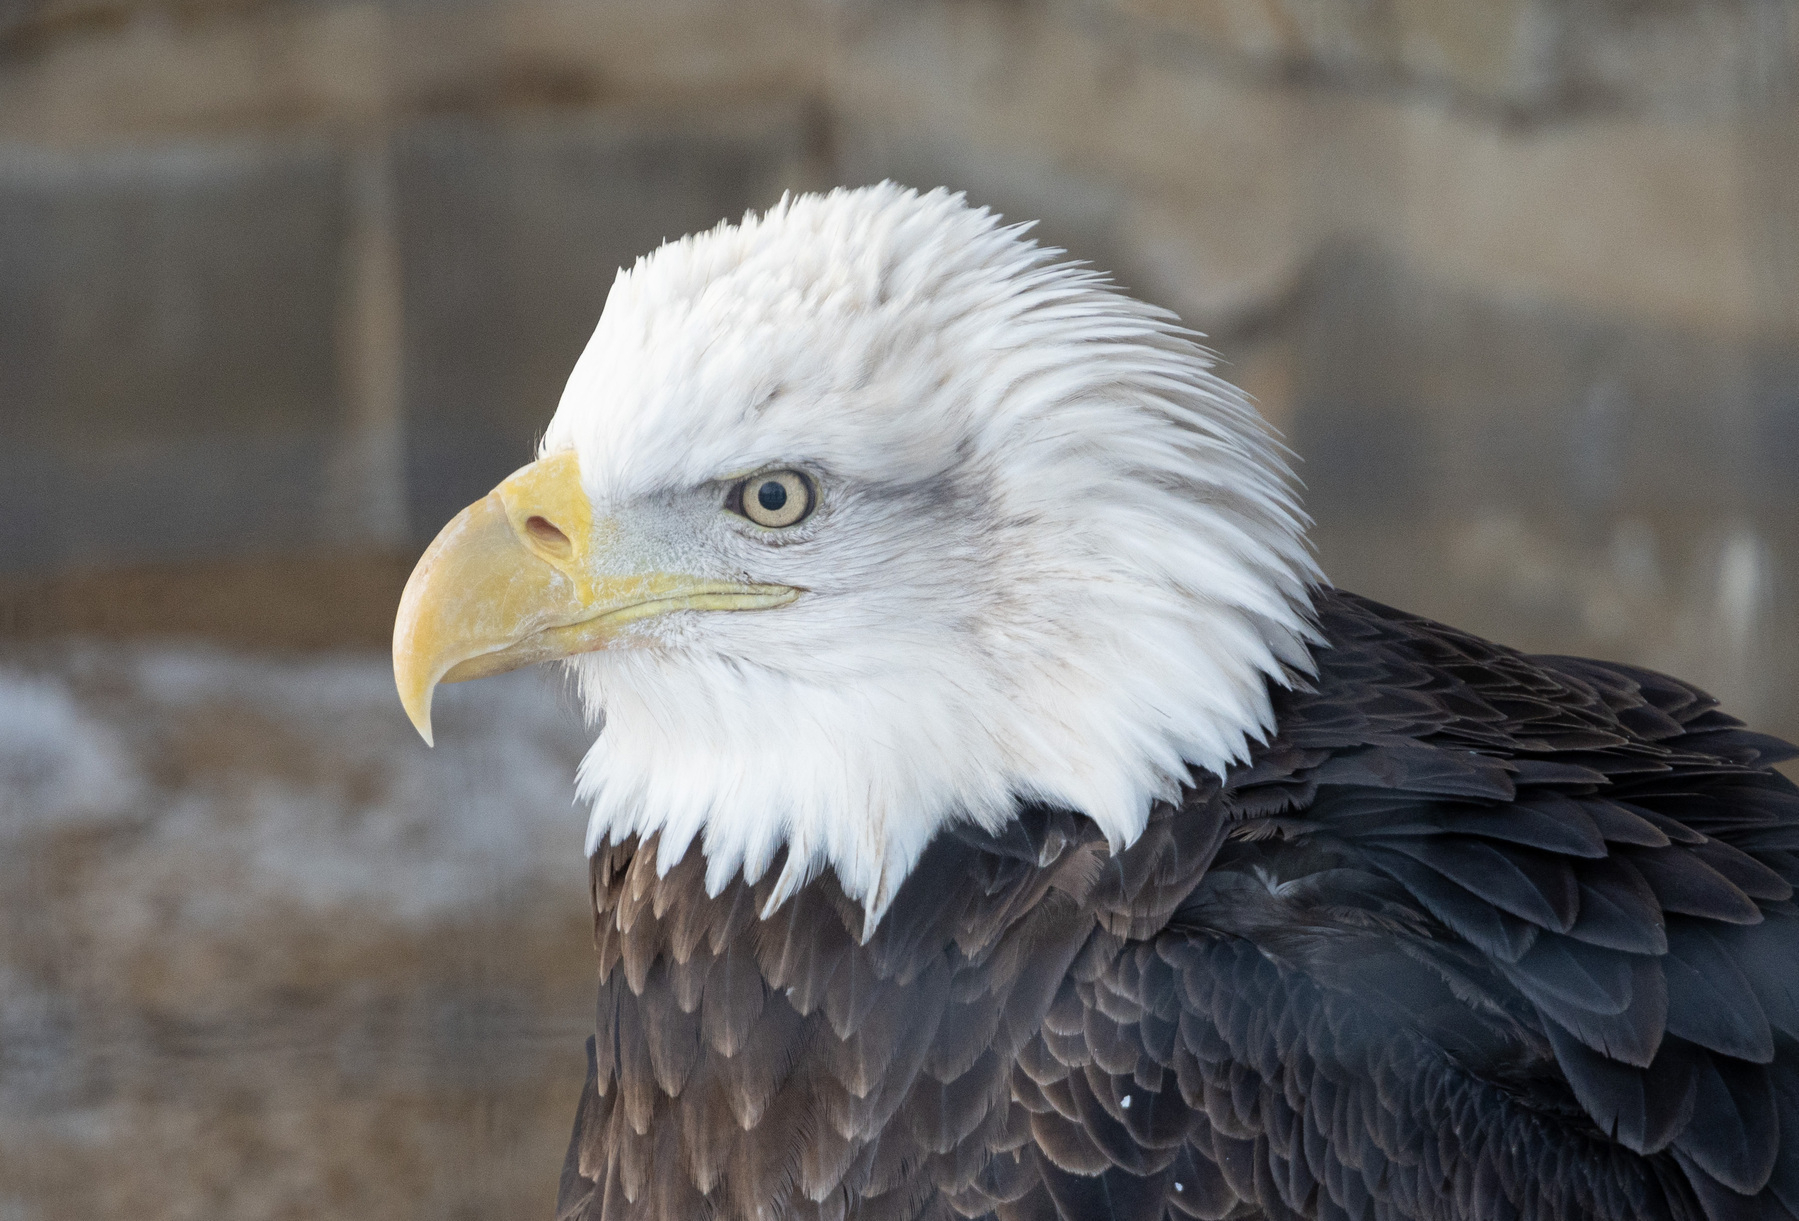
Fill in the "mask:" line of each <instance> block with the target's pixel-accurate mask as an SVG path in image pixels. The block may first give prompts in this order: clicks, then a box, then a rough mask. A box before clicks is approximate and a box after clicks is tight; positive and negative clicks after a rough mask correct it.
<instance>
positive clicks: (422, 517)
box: [394, 107, 808, 543]
mask: <svg viewBox="0 0 1799 1221" xmlns="http://www.w3.org/2000/svg"><path fill="white" fill-rule="evenodd" d="M807 152H808V147H807V127H806V124H805V122H804V116H803V112H801V111H799V110H797V109H795V108H792V107H780V108H775V109H768V108H762V109H761V110H760V112H759V113H758V112H757V111H751V112H750V113H748V114H742V115H739V116H735V117H725V116H714V117H711V118H709V119H707V120H705V121H700V122H688V123H682V122H681V121H680V120H679V119H678V118H677V119H671V118H666V117H662V116H653V117H646V118H639V119H638V120H637V121H630V120H628V119H618V118H614V119H610V120H607V119H600V120H554V119H552V120H548V121H538V122H532V123H471V122H462V121H440V122H435V123H427V124H423V125H421V126H418V127H416V128H412V129H409V130H408V131H406V132H405V133H403V134H402V136H401V137H400V139H399V140H398V141H397V143H396V150H395V154H394V155H395V163H396V172H395V178H396V182H397V195H398V200H399V221H398V223H399V229H400V246H401V259H402V266H403V269H404V270H403V276H404V281H403V282H404V299H405V303H406V304H405V374H404V382H405V387H406V388H405V400H406V420H405V437H406V446H407V461H406V478H407V489H408V502H409V517H410V519H411V521H412V522H413V525H414V529H415V532H416V533H417V536H418V539H419V541H420V542H421V543H422V542H424V541H426V540H428V539H429V538H430V537H431V536H432V535H433V534H435V533H436V532H437V530H438V529H439V528H440V527H441V526H442V525H443V523H444V522H445V521H447V520H448V519H449V518H450V516H451V515H453V514H454V513H455V512H456V511H457V510H458V509H460V508H462V506H463V505H465V504H467V503H468V502H469V501H471V500H475V499H478V498H479V497H481V496H482V495H484V494H486V492H487V490H488V489H489V488H491V487H492V486H493V485H494V484H495V483H497V482H499V481H500V480H501V479H503V478H504V477H505V476H506V475H507V474H508V473H510V472H511V471H513V470H515V469H517V468H518V467H519V466H521V465H523V464H524V463H526V462H528V461H530V460H531V457H532V456H533V447H534V445H535V443H536V440H537V437H538V436H539V435H541V433H542V431H543V428H544V426H545V425H546V424H547V423H548V422H549V419H550V416H551V414H552V413H553V412H554V411H555V409H556V402H557V400H558V399H559V398H560V396H561V393H562V387H563V383H564V382H566V381H567V379H568V373H569V370H570V369H571V368H572V367H573V366H574V362H575V358H576V357H577V356H579V355H580V353H581V349H582V347H583V346H584V345H585V344H586V342H587V337H588V336H589V335H590V334H591V333H592V331H593V326H594V323H595V322H596V321H597V320H598V318H599V315H600V310H601V308H602V307H603V306H604V305H605V302H606V294H607V292H608V291H609V290H610V289H611V287H612V281H613V277H614V276H615V275H616V273H617V271H618V269H619V268H620V267H623V266H629V265H630V264H631V263H632V262H634V261H635V260H636V259H637V258H638V257H639V256H641V255H643V254H645V253H647V252H648V251H650V250H653V249H655V247H657V246H659V245H661V244H662V242H663V241H665V240H667V239H669V238H675V237H680V236H681V235H682V234H684V233H689V232H693V231H695V230H699V229H706V228H710V227H711V226H712V225H714V224H716V223H718V222H719V221H720V220H721V219H726V218H733V219H734V218H737V217H741V216H742V215H743V213H744V212H745V211H746V210H748V209H750V208H752V207H757V208H760V207H767V206H768V205H770V204H772V203H774V202H775V201H776V200H777V199H779V198H780V196H781V192H782V191H783V190H785V189H789V188H792V187H795V186H799V185H803V177H802V176H803V174H804V172H805V158H806V155H807Z"/></svg>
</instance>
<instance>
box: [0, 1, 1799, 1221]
mask: <svg viewBox="0 0 1799 1221" xmlns="http://www.w3.org/2000/svg"><path fill="white" fill-rule="evenodd" d="M1796 65H1799V12H1796V10H1795V9H1794V8H1793V6H1792V4H1791V2H1790V0H1653V2H1644V0H884V2H879V3H877V2H875V0H605V2H602V3H595V2H590V0H0V1221H62V1219H64V1218H75V1217H80V1218H84V1219H91V1218H111V1217H126V1216H131V1217H152V1218H208V1219H211V1218H220V1219H225V1221H238V1219H239V1218H244V1219H260V1218H276V1217H281V1218H286V1217H296V1218H297V1217H313V1216H321V1215H345V1216H355V1217H358V1218H377V1219H387V1218H393V1219H395V1221H398V1219H400V1218H423V1217H427V1216H432V1217H436V1216H445V1215H447V1216H470V1217H472V1216H483V1217H486V1216H515V1215H522V1216H544V1215H547V1214H548V1211H549V1207H550V1200H551V1199H552V1197H553V1195H554V1183H555V1175H556V1170H557V1167H558V1165H559V1162H560V1156H561V1151H562V1148H563V1143H564V1141H565V1140H566V1138H567V1132H568V1128H569V1123H570V1119H571V1116H572V1107H573V1097H574V1091H575V1088H576V1086H577V1085H578V1080H579V1072H580V1065H581V1052H580V1044H581V1040H582V1037H583V1031H584V1029H585V1028H586V1026H587V1025H588V1017H589V1015H588V1012H587V1010H588V1006H589V1005H590V1003H591V990H592V964H591V956H590V954H589V952H588V948H587V946H588V931H587V926H586V919H585V916H584V912H585V910H586V903H585V899H584V890H585V885H584V879H583V877H582V872H583V864H582V861H581V857H580V850H579V845H580V818H579V815H578V813H577V812H576V811H574V810H573V809H572V807H571V806H570V804H569V797H570V777H571V773H572V769H573V765H574V761H575V759H576V757H577V756H578V750H579V745H580V741H581V736H582V734H581V731H580V729H579V727H578V725H577V723H576V718H575V717H574V715H573V713H572V712H571V711H570V710H569V708H568V706H567V701H566V698H565V697H564V696H563V695H562V694H561V693H560V692H559V691H558V690H557V689H556V687H555V685H554V683H553V682H549V681H545V680H541V679H540V678H537V677H533V676H512V677H510V678H508V679H507V680H505V681H504V682H503V683H502V682H496V683H492V684H478V685H476V686H474V687H470V688H454V689H450V690H448V691H446V692H445V693H444V695H443V697H442V698H443V699H444V701H445V703H446V706H447V707H446V712H445V714H444V722H443V724H444V730H443V735H442V738H441V739H440V741H441V743H442V746H440V749H439V750H438V751H436V752H426V751H424V749H423V748H422V747H421V746H420V745H419V744H418V743H417V742H416V741H415V740H414V739H413V737H412V735H411V731H410V729H409V728H408V727H407V725H406V723H405V721H404V718H403V716H402V715H401V713H400V712H399V709H398V707H397V702H396V701H395V700H394V698H393V696H392V691H391V684H390V681H389V679H388V677H387V673H386V663H385V660H384V656H383V654H384V650H385V647H386V642H387V639H388V632H389V629H390V625H391V614H392V610H393V606H394V603H395V601H396V600H397V595H398V590H399V588H400V586H401V584H402V582H403V580H404V577H405V574H406V572H407V571H408V570H409V568H410V565H411V562H412V560H413V558H414V557H415V556H416V555H417V553H418V551H419V549H420V548H421V547H422V546H423V544H424V543H425V542H426V541H427V540H428V539H429V538H430V537H431V535H432V534H433V533H434V532H435V531H436V530H437V528H438V527H439V526H440V525H441V524H442V523H443V522H444V521H445V520H446V519H447V518H448V517H449V516H450V515H451V514H452V513H453V512H454V511H455V510H456V509H458V508H459V507H461V506H462V505H463V504H465V503H467V502H468V501H469V500H471V499H473V498H474V497H476V496H478V495H480V494H482V493H483V492H485V490H486V489H487V488H488V487H490V486H491V485H492V484H493V483H494V482H496V481H497V480H498V479H500V478H502V477H503V476H504V475H505V474H507V473H508V472H509V471H511V470H513V469H514V468H516V467H517V466H518V465H520V464H521V463H522V462H524V461H525V460H527V459H528V458H529V456H530V454H531V450H532V445H533V442H534V439H535V437H536V436H537V435H538V433H539V431H540V430H541V429H542V427H543V425H544V423H545V422H546V421H547V420H548V418H549V416H550V413H551V412H552V410H553V409H554V406H555V402H556V398H557V396H558V394H559V392H560V389H561V386H562V382H563V379H564V378H565V376H566V374H567V371H568V369H569V367H570V365H571V364H572V362H573V360H574V358H575V356H576V355H577V353H578V352H579V351H580V348H581V346H582V344H583V343H584V341H585V339H586V337H587V335H588V333H589V332H590V331H591V328H592V326H593V323H594V320H595V319H596V317H597V316H598V313H599V311H600V309H601V307H602V305H603V304H604V301H605V297H606V292H607V290H608V288H609V286H610V284H611V280H612V275H613V273H614V270H615V269H616V268H617V267H618V266H620V265H622V264H627V263H629V262H630V261H631V260H632V259H634V258H635V257H637V256H638V255H640V254H642V253H644V252H646V251H648V250H650V249H652V248H653V247H654V246H655V245H657V244H658V243H659V242H661V241H662V240H663V239H665V238H669V237H676V236H679V235H680V234H682V233H686V232H689V231H693V230H696V229H701V228H705V227H708V226H710V225H712V224H714V223H716V222H717V221H719V220H720V219H724V218H732V217H736V216H739V215H741V214H742V213H743V211H744V210H746V209H749V208H760V207H764V206H767V205H768V204H770V203H772V202H774V201H775V200H776V199H777V198H778V197H779V196H780V194H781V192H782V191H783V190H788V189H811V188H822V187H828V186H830V185H832V184H834V183H851V184H855V183H863V182H869V181H873V180H877V179H879V178H882V177H886V176H891V177H894V178H897V179H899V180H902V181H905V182H908V183H911V184H914V185H917V186H920V187H929V186H934V185H938V184H948V185H950V186H953V187H956V188H958V189H964V190H966V191H967V192H968V193H969V195H970V197H971V198H972V199H974V200H975V201H977V202H979V203H983V204H988V205H991V206H993V207H995V208H998V209H1000V210H1001V211H1003V212H1004V213H1006V214H1007V215H1008V216H1009V217H1012V218H1015V219H1023V218H1032V217H1038V218H1042V222H1043V223H1042V225H1041V227H1040V229H1039V233H1040V234H1041V235H1042V236H1043V238H1044V239H1045V240H1046V241H1048V242H1051V243H1053V244H1056V245H1060V246H1064V247H1066V248H1068V249H1069V250H1071V251H1072V252H1073V253H1074V254H1075V255H1077V256H1079V257H1083V258H1086V259H1090V260H1092V261H1093V262H1094V263H1095V264H1097V265H1098V266H1100V267H1103V268H1106V269H1109V270H1111V271H1113V272H1115V273H1116V275H1117V277H1118V279H1119V280H1120V281H1121V282H1122V283H1124V284H1125V285H1127V286H1128V287H1130V288H1131V289H1132V290H1133V291H1135V292H1137V293H1139V294H1140V295H1143V296H1146V297H1148V298H1149V299H1151V300H1155V301H1158V302H1160V303H1163V304H1165V305H1168V306H1170V307H1171V308H1174V309H1176V310H1177V311H1179V312H1180V313H1181V315H1182V316H1183V317H1184V318H1185V319H1186V320H1187V321H1188V322H1189V323H1190V324H1191V325H1193V326H1195V327H1197V328H1199V329H1201V330H1203V331H1205V332H1206V333H1207V334H1208V336H1209V337H1210V339H1209V342H1210V343H1211V344H1212V345H1213V346H1214V347H1215V348H1216V350H1217V351H1218V352H1219V353H1220V355H1221V357H1222V358H1223V360H1224V361H1225V368H1224V372H1225V373H1226V374H1227V376H1230V377H1231V378H1233V379H1234V380H1236V381H1238V382H1240V383H1241V384H1243V385H1244V386H1245V387H1246V388H1247V389H1248V390H1250V391H1251V392H1252V393H1253V394H1254V395H1255V396H1256V398H1257V400H1258V402H1259V403H1260V405H1261V407H1262V409H1263V411H1264V413H1265V414H1266V415H1267V416H1268V417H1269V419H1270V420H1271V421H1272V422H1274V423H1275V424H1276V425H1277V426H1279V427H1280V428H1281V429H1282V430H1283V431H1284V432H1285V434H1286V435H1287V438H1288V440H1289V442H1290V443H1291V445H1292V446H1293V448H1294V449H1295V451H1296V452H1297V453H1298V455H1299V456H1300V459H1301V466H1300V471H1301V474H1302V476H1303V477H1304V479H1305V481H1306V483H1307V504H1308V506H1309V508H1310V510H1311V512H1312V514H1313V516H1314V517H1315V518H1316V520H1317V523H1318V526H1317V530H1316V539H1317V542H1318V546H1319V551H1320V556H1321V559H1322V561H1323V563H1324V566H1325V568H1326V570H1327V571H1328V572H1329V573H1330V575H1331V576H1332V578H1333V579H1334V580H1336V581H1337V582H1338V583H1340V584H1342V585H1344V586H1346V587H1348V588H1351V589H1354V590H1357V591H1359V592H1363V593H1366V594H1369V595H1371V596H1374V597H1378V598H1381V599H1383V600H1386V601H1389V602H1392V603H1395V604H1397V605H1401V606H1404V607H1406V608H1408V609H1412V610H1416V611H1420V612H1422V613H1426V614H1430V615H1434V616H1436V617H1439V618H1442V619H1445V620H1447V621H1449V622H1452V623H1455V624H1457V625H1458V626H1462V627H1465V628H1468V629H1470V630H1473V631H1476V632H1479V633H1481V634H1484V635H1487V636H1489V637H1492V638H1495V639H1498V640H1501V641H1504V642H1506V643H1509V644H1513V645H1518V646H1520V647H1524V648H1527V649H1531V650H1536V651H1550V652H1571V653H1586V654H1596V655H1600V656H1605V657H1611V658H1616V659H1619V660H1625V661H1631V662H1635V663H1638V664H1643V665H1648V666H1652V667H1655V668H1658V669H1663V670H1667V671H1670V672H1672V673H1675V674H1678V675H1681V676H1682V677H1684V678H1687V679H1689V680H1691V681H1694V682H1697V683H1699V684H1700V685H1702V686H1705V687H1707V688H1709V689H1711V690H1713V691H1715V692H1716V693H1717V694H1719V695H1720V696H1721V697H1723V698H1724V700H1725V703H1726V706H1727V707H1728V708H1729V709H1731V710H1732V711H1735V712H1737V713H1738V714H1739V715H1742V716H1745V717H1746V718H1748V719H1749V720H1750V721H1752V722H1753V723H1755V724H1756V725H1758V726H1759V727H1762V728H1766V729H1769V730H1773V731H1775V732H1780V733H1783V734H1785V735H1786V736H1788V737H1799V66H1796Z"/></svg>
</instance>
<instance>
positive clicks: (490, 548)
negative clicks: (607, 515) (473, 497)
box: [394, 451, 800, 746]
mask: <svg viewBox="0 0 1799 1221" xmlns="http://www.w3.org/2000/svg"><path fill="white" fill-rule="evenodd" d="M628 541H629V540H626V539H624V538H622V537H621V531H620V529H619V527H618V525H617V524H616V523H615V522H612V521H609V520H607V519H603V518H602V519H601V520H599V521H595V520H594V517H593V510H592V508H591V506H590V502H589V501H588V499H587V494H586V493H585V492H584V491H582V489H581V472H580V468H579V466H578V465H577V463H576V460H575V455H574V454H573V452H571V451H563V452H560V453H556V454H552V455H550V456H549V457H547V458H545V459H543V460H542V461H540V462H533V463H532V464H531V465H529V466H527V467H525V468H524V469H522V470H520V471H518V472H517V473H515V474H514V475H512V476H511V477H510V478H509V479H507V480H506V481H505V482H504V483H502V484H500V486H499V487H497V488H495V489H494V490H493V491H491V492H489V493H488V494H487V495H486V496H485V497H483V498H482V499H480V500H478V501H476V502H475V503H474V504H472V505H470V506H469V507H468V508H466V509H464V510H463V511H462V512H460V513H458V514H457V515H456V516H455V517H454V518H453V519H452V520H451V521H450V524H449V525H447V526H445V527H444V528H443V531H442V533H440V534H439V535H438V536H437V537H436V538H435V539H433V540H432V542H431V545H430V546H429V547H427V548H426V549H425V554H424V555H423V556H422V557H421V558H420V559H419V562H418V567H416V568H414V569H413V570H412V576H411V577H410V578H408V579H407V581H406V592H405V593H403V594H401V595H400V610H399V614H398V615H397V616H396V617H395V619H394V683H395V685H396V686H398V687H399V689H400V703H401V704H403V705H404V706H405V708H406V715H407V716H409V717H411V718H412V723H413V725H414V726H416V727H417V728H418V731H419V734H420V736H422V737H423V738H424V739H425V744H426V745H427V746H429V745H430V744H431V694H432V692H433V691H435V690H436V689H437V684H438V683H459V682H464V681H466V680H468V679H471V678H486V677H487V676H488V675H490V674H502V673H504V672H505V671H507V670H516V669H518V668H519V667H520V666H528V665H530V664H532V663H533V662H539V661H551V660H554V659H555V658H558V657H567V656H570V655H571V654H574V653H585V652H588V651H590V650H593V649H603V648H605V647H606V646H607V645H608V644H609V643H611V642H612V641H613V640H614V639H615V638H616V637H617V636H618V635H619V632H620V629H622V628H623V627H624V626H625V625H626V624H628V623H632V622H634V621H636V620H639V619H645V618H648V617H649V616H651V615H659V614H663V613H665V612H668V611H676V610H756V609H760V608H762V607H768V606H780V605H783V604H784V603H788V602H791V601H793V600H794V599H795V598H797V597H799V594H800V591H799V590H797V589H791V588H789V587H787V586H784V585H739V584H733V583H731V582H723V581H714V580H707V579H705V578H702V577H697V576H690V575H685V574H682V573H675V572H660V571H654V570H645V567H644V566H643V565H640V564H637V563H633V562H632V561H631V560H629V558H628V553H629V552H631V551H633V550H635V549H633V548H630V547H628V546H625V545H623V544H626V543H628Z"/></svg>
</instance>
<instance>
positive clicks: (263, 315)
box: [0, 142, 343, 571]
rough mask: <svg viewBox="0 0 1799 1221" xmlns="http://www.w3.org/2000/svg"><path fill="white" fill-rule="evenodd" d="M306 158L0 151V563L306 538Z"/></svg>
mask: <svg viewBox="0 0 1799 1221" xmlns="http://www.w3.org/2000/svg"><path fill="white" fill-rule="evenodd" d="M338 179H339V174H338V158H337V155H336V153H335V152H334V151H333V150H332V149H331V148H330V147H328V146H323V145H298V146H289V147H279V146H277V147H275V148H267V147H263V146H258V145H252V144H247V143H241V142H240V143H232V144H225V145H219V144H210V145H189V146H182V147H175V148H166V149H160V150H156V151H154V152H143V153H140V152H118V153H98V154H82V155H74V154H63V153H57V152H48V151H36V150H19V149H12V150H5V151H3V152H0V571H3V570H6V569H15V570H16V569H19V568H23V567H29V566H41V565H47V564H55V563H104V562H108V561H117V560H120V559H132V558H145V557H151V556H168V555H181V554H195V553H204V552H209V551H215V550H218V549H220V548H224V547H232V546H249V547H257V548H262V549H270V548H276V547H281V546H293V545H295V544H298V543H302V542H304V541H306V540H308V539H309V538H310V536H311V530H312V517H313V505H314V500H315V499H316V497H317V495H318V488H319V484H320V477H321V463H322V461H323V456H324V453H325V450H326V446H327V444H328V438H329V434H330V430H331V428H332V425H333V421H334V418H335V415H336V411H337V406H336V402H335V372H334V354H333V343H334V330H333V328H334V325H335V309H336V295H337V276H338V273H339V266H338V258H337V255H338V242H339V240H340V234H341V231H342V227H343V217H342V215H341V211H342V209H341V206H340V198H341V191H340V189H339V181H338Z"/></svg>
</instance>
